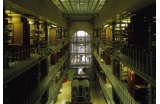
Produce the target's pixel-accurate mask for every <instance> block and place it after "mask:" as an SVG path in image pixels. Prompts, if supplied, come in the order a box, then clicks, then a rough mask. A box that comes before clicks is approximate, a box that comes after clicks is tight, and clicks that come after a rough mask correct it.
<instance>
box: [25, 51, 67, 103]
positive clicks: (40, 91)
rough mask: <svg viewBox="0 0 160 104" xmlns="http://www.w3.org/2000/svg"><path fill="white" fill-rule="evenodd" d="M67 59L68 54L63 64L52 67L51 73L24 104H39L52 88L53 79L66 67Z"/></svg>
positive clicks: (63, 59)
mask: <svg viewBox="0 0 160 104" xmlns="http://www.w3.org/2000/svg"><path fill="white" fill-rule="evenodd" d="M67 58H68V52H67V53H66V54H65V55H64V56H63V57H62V59H61V60H62V61H61V62H58V63H57V64H56V65H55V66H54V67H52V69H49V70H51V72H50V73H48V75H47V76H46V77H45V78H44V79H43V80H42V81H41V82H40V83H39V85H38V86H37V88H36V89H35V90H34V91H33V93H31V94H30V95H29V96H28V98H27V99H26V100H25V101H24V102H23V103H24V104H38V102H39V101H40V99H41V97H42V96H43V94H44V93H45V91H46V90H47V89H48V88H49V87H50V86H51V83H52V78H53V77H54V76H55V75H56V73H57V72H58V71H59V70H60V68H61V67H62V66H63V65H64V62H65V61H66V60H67Z"/></svg>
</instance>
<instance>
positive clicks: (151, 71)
mask: <svg viewBox="0 0 160 104" xmlns="http://www.w3.org/2000/svg"><path fill="white" fill-rule="evenodd" d="M113 57H115V58H116V59H118V60H119V61H121V62H122V63H124V64H125V65H126V66H128V67H130V68H131V69H132V70H134V71H135V72H137V73H139V74H140V75H141V76H142V77H143V78H145V79H146V80H148V81H149V82H150V83H151V84H152V85H154V86H155V85H156V53H155V52H151V51H147V50H146V49H140V48H136V47H133V46H128V47H124V48H123V49H121V53H114V54H113Z"/></svg>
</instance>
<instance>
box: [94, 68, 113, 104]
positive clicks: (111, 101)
mask: <svg viewBox="0 0 160 104" xmlns="http://www.w3.org/2000/svg"><path fill="white" fill-rule="evenodd" d="M95 72H96V75H97V76H98V77H99V83H100V86H101V88H102V91H103V94H104V97H105V99H106V101H107V104H115V102H114V100H113V99H111V98H110V97H109V95H108V93H107V91H106V85H105V84H104V83H103V81H102V79H101V77H100V75H99V74H98V71H97V69H95Z"/></svg>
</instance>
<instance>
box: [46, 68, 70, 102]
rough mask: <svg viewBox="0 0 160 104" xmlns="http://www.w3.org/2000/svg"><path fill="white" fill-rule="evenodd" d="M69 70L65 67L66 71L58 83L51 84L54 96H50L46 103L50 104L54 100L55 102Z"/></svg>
mask: <svg viewBox="0 0 160 104" xmlns="http://www.w3.org/2000/svg"><path fill="white" fill-rule="evenodd" d="M67 72H68V69H65V72H64V73H63V75H62V77H61V79H60V80H59V82H58V83H57V85H56V86H54V85H52V86H50V87H51V88H52V90H51V95H52V96H51V97H50V98H48V101H47V102H46V104H50V103H51V102H52V101H53V102H54V101H55V100H56V97H57V95H58V92H59V90H60V89H61V86H62V83H63V80H64V78H65V76H66V74H67Z"/></svg>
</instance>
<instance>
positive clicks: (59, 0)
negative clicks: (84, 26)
mask: <svg viewBox="0 0 160 104" xmlns="http://www.w3.org/2000/svg"><path fill="white" fill-rule="evenodd" d="M58 2H59V3H60V4H61V6H62V7H63V8H64V10H65V11H66V13H68V11H67V9H66V8H65V7H64V5H63V3H62V1H61V0H58Z"/></svg>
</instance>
